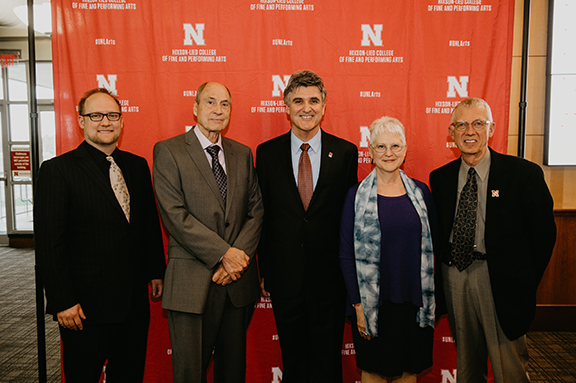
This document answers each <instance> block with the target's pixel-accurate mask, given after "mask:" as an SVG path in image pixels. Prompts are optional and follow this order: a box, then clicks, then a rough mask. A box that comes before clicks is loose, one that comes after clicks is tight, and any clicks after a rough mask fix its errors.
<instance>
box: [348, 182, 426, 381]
mask: <svg viewBox="0 0 576 383" xmlns="http://www.w3.org/2000/svg"><path fill="white" fill-rule="evenodd" d="M415 182H416V185H417V186H418V187H419V188H420V189H421V190H422V192H423V194H424V200H425V202H426V205H427V208H428V214H429V220H430V222H431V225H430V226H431V230H433V231H435V226H436V222H435V219H436V218H435V217H436V214H435V210H434V205H433V201H432V197H431V194H430V191H429V189H428V187H427V186H426V185H425V184H424V183H422V182H420V181H417V180H415ZM357 190H358V185H356V186H354V187H352V188H351V189H350V191H349V192H348V195H347V197H346V201H345V203H344V209H343V212H342V223H341V232H340V263H341V266H342V272H343V274H344V281H345V283H346V288H347V290H348V297H349V300H350V303H351V304H354V303H359V302H360V293H359V290H358V282H357V279H356V278H357V277H356V264H355V260H354V237H353V230H354V216H355V215H354V199H355V197H356V192H357ZM378 218H379V222H380V229H381V236H382V237H381V238H382V239H381V249H380V296H379V315H378V337H376V338H373V339H372V340H370V341H367V340H365V339H364V338H362V337H361V336H360V334H359V333H358V327H357V325H356V316H355V312H354V309H353V308H352V305H349V307H348V313H349V314H351V315H352V317H351V321H352V336H353V339H354V345H355V349H356V364H357V366H358V368H360V369H362V370H364V371H368V372H374V373H378V374H380V375H383V376H397V375H402V373H403V372H404V371H407V372H410V373H414V374H418V373H420V372H422V371H424V370H425V369H427V368H430V367H431V366H432V345H433V341H434V330H433V329H432V328H431V327H425V328H421V327H420V326H419V324H418V322H416V314H417V312H418V309H419V308H420V307H421V306H422V286H421V278H420V264H421V260H420V257H421V255H420V252H421V239H420V238H421V230H422V226H421V223H420V217H419V216H418V213H417V212H416V209H415V208H414V206H413V205H412V202H411V201H410V198H409V197H408V195H407V194H404V195H402V196H398V197H385V196H381V195H379V196H378Z"/></svg>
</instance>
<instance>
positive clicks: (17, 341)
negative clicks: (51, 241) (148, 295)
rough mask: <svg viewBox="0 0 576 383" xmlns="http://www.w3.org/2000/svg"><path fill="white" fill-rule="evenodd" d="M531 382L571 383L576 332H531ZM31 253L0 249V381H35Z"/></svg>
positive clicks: (52, 352) (55, 340) (55, 359)
mask: <svg viewBox="0 0 576 383" xmlns="http://www.w3.org/2000/svg"><path fill="white" fill-rule="evenodd" d="M45 319H46V320H45V323H46V354H47V370H48V382H60V347H59V334H58V326H57V324H56V322H54V321H52V318H50V317H46V318H45ZM527 338H528V348H529V351H530V366H529V371H530V377H531V379H532V382H533V383H544V382H546V383H549V382H576V333H573V332H530V333H528V337H527ZM36 339H37V336H36V304H35V283H34V251H33V250H31V249H13V248H9V247H2V246H0V382H21V383H25V382H26V383H27V382H37V381H38V357H37V355H38V353H37V346H36Z"/></svg>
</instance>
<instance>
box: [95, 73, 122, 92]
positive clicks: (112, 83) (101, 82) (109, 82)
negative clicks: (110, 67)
mask: <svg viewBox="0 0 576 383" xmlns="http://www.w3.org/2000/svg"><path fill="white" fill-rule="evenodd" d="M116 78H117V76H116V75H115V74H109V75H108V79H106V77H104V75H103V74H97V75H96V81H98V88H106V89H108V91H109V92H110V93H112V94H113V95H114V96H117V95H118V92H117V91H116Z"/></svg>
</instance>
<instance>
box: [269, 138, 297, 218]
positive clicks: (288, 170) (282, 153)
mask: <svg viewBox="0 0 576 383" xmlns="http://www.w3.org/2000/svg"><path fill="white" fill-rule="evenodd" d="M290 134H292V133H291V131H289V132H288V133H286V134H284V135H283V136H281V137H280V147H279V153H278V164H277V165H276V166H277V167H278V172H279V173H280V174H286V177H287V178H288V184H289V185H290V187H289V189H290V195H291V197H290V198H293V199H294V200H296V201H297V203H298V204H299V205H300V207H301V208H302V210H304V205H302V199H300V193H298V185H297V184H296V180H295V179H294V169H293V167H292V142H291V138H290Z"/></svg>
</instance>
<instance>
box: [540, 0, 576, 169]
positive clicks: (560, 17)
mask: <svg viewBox="0 0 576 383" xmlns="http://www.w3.org/2000/svg"><path fill="white" fill-rule="evenodd" d="M548 17H549V24H548V63H547V73H546V74H547V95H546V135H545V144H544V164H545V165H549V166H567V165H576V26H575V22H574V20H576V1H575V0H562V1H560V0H550V11H549V15H548Z"/></svg>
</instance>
